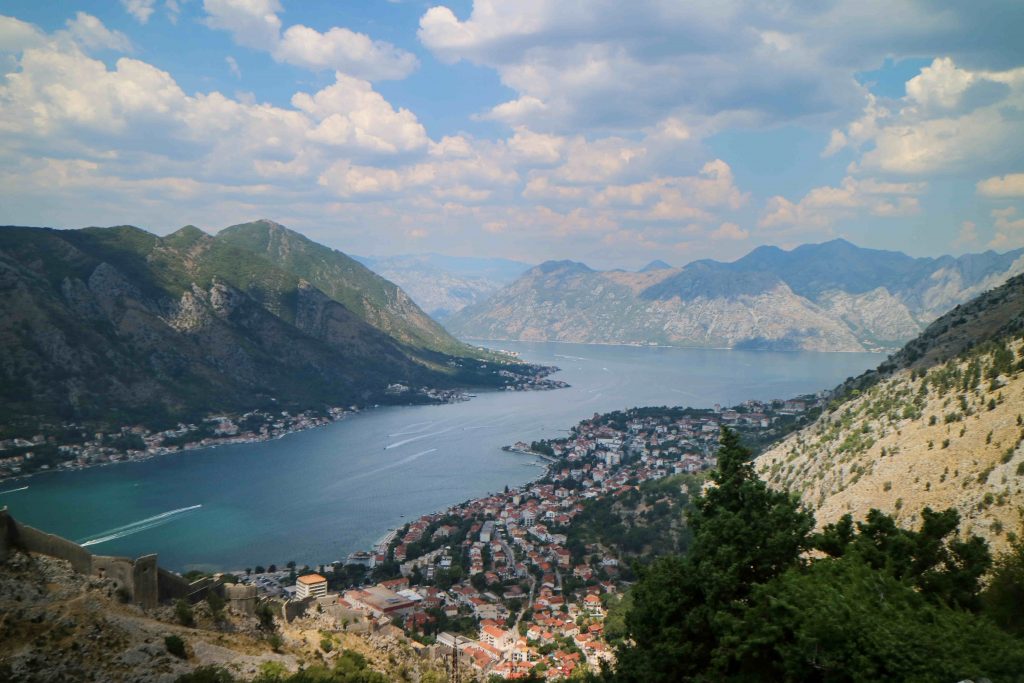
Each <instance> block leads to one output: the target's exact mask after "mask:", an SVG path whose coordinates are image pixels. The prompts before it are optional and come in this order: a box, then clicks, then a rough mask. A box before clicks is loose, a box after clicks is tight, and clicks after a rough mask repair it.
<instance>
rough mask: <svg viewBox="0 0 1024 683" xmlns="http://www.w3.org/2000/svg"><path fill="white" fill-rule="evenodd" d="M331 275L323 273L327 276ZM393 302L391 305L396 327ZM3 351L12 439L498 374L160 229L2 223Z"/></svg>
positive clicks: (242, 256) (362, 396)
mask: <svg viewBox="0 0 1024 683" xmlns="http://www.w3.org/2000/svg"><path fill="white" fill-rule="evenodd" d="M360 268H362V266H360ZM330 277H331V275H330V274H329V273H328V274H322V275H321V276H320V281H321V282H323V283H324V286H325V287H327V285H328V284H329V282H325V280H327V281H329V280H330ZM374 277H376V276H374ZM391 287H393V288H394V285H391ZM328 288H329V287H328ZM396 290H397V288H394V289H393V290H392V291H396ZM338 298H341V296H340V295H338ZM396 299H399V300H400V299H401V295H397V294H396ZM413 306H414V305H413ZM402 310H403V309H402V308H400V307H398V308H392V309H388V311H387V312H388V313H389V314H391V315H392V318H391V320H392V322H394V321H397V323H402V322H403V318H402V317H401V316H402ZM412 310H413V312H415V311H418V310H419V309H418V308H414V309H412ZM419 315H421V316H422V312H420V314H419ZM423 317H424V318H425V316H423ZM427 320H428V321H429V319H427ZM409 321H410V322H409V324H408V328H407V329H413V330H415V329H424V328H423V327H417V325H419V324H420V323H421V322H422V320H419V319H417V318H416V317H415V316H411V317H410V318H409ZM382 326H383V325H382ZM425 329H427V330H428V331H429V330H430V329H432V328H431V327H430V326H429V324H428V325H427V327H426V328H425ZM448 339H450V338H448ZM453 341H454V340H453ZM454 344H456V346H455V349H456V350H457V349H461V348H466V347H465V346H464V345H461V344H458V343H457V342H454ZM0 348H3V349H4V353H3V354H2V358H0V413H2V414H3V416H4V420H3V427H4V429H5V431H9V432H11V435H13V436H24V432H23V431H22V430H23V429H33V428H34V427H35V426H37V425H38V424H40V423H47V424H49V425H51V427H54V426H56V425H59V424H62V423H66V422H68V421H76V422H81V423H94V422H95V423H98V422H102V423H104V424H109V425H124V424H134V423H137V422H146V423H149V422H151V421H153V422H156V423H164V422H167V421H171V423H172V424H173V423H174V421H177V420H185V421H190V420H189V418H193V417H197V416H201V415H205V414H207V413H208V412H209V411H229V412H230V411H244V410H251V409H255V408H276V409H278V410H281V409H289V410H292V409H299V410H304V409H308V408H322V407H324V406H327V405H333V406H338V405H349V404H352V403H358V404H365V403H367V402H386V401H389V400H392V399H389V398H388V394H387V387H388V385H390V384H395V383H398V384H402V385H404V386H410V387H424V386H432V387H438V388H446V387H459V386H497V385H501V384H503V383H504V382H505V378H502V377H499V376H498V374H497V372H496V371H497V370H498V369H501V368H502V367H504V366H503V365H502V363H500V362H495V361H494V360H493V359H490V361H489V362H483V361H480V360H477V359H474V358H468V357H465V356H460V355H454V354H445V353H441V352H439V351H436V350H433V349H431V348H429V347H426V346H417V345H413V344H409V343H405V342H403V341H402V340H400V339H396V338H395V337H393V336H391V335H389V334H387V333H385V331H383V330H382V329H380V328H378V327H375V326H374V325H371V324H370V323H369V322H367V321H366V320H364V319H363V318H361V317H360V316H359V315H357V314H356V313H355V312H353V310H351V309H350V308H349V307H348V306H346V305H345V304H344V303H343V302H342V301H339V300H338V299H336V298H334V297H332V296H331V295H329V294H328V293H325V291H324V290H323V289H322V288H320V287H317V286H314V285H313V284H311V282H310V281H309V279H306V278H304V277H302V276H300V275H297V274H296V273H294V272H291V271H289V270H287V269H285V268H282V267H279V266H277V265H275V264H274V263H272V262H271V261H269V260H267V259H263V258H259V257H256V256H255V255H254V253H253V252H251V251H248V250H246V249H243V248H240V247H238V246H235V245H233V244H230V243H229V242H228V241H226V240H220V239H215V238H213V237H211V236H209V235H207V234H205V233H203V232H202V231H201V230H199V229H198V228H195V227H192V226H186V227H185V228H182V229H181V230H178V231H177V232H175V233H172V234H170V235H167V236H165V237H158V236H156V235H153V234H151V233H148V232H146V231H144V230H141V229H139V228H135V227H131V226H122V227H116V228H88V229H84V230H53V229H48V228H24V227H5V228H0ZM508 367H509V368H511V369H513V370H515V368H516V367H518V365H517V364H508ZM29 433H30V434H35V433H37V432H35V431H31V432H29Z"/></svg>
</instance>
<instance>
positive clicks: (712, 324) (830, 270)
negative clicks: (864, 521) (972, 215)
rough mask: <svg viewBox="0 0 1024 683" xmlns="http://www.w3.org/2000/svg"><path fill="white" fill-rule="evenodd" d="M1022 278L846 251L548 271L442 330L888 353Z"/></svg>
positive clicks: (1020, 255)
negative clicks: (679, 265) (953, 311)
mask: <svg viewBox="0 0 1024 683" xmlns="http://www.w3.org/2000/svg"><path fill="white" fill-rule="evenodd" d="M1022 271H1024V249H1019V250H1016V251H1012V252H1008V253H1005V254H998V253H996V252H992V251H988V252H985V253H981V254H968V255H965V256H960V257H957V258H954V257H952V256H942V257H939V258H912V257H910V256H907V255H906V254H903V253H899V252H892V251H881V250H877V249H865V248H861V247H858V246H855V245H853V244H851V243H849V242H847V241H845V240H833V241H831V242H826V243H824V244H808V245H803V246H800V247H797V248H795V249H793V250H791V251H785V250H783V249H779V248H778V247H759V248H757V249H755V250H753V251H752V252H750V253H749V254H747V255H746V256H744V257H743V258H741V259H739V260H737V261H733V262H730V263H723V262H720V261H712V260H702V261H695V262H693V263H690V264H689V265H687V266H685V267H682V268H671V267H667V264H664V263H662V262H658V261H655V262H653V263H652V264H650V265H648V266H647V267H645V268H644V269H643V270H641V271H640V272H636V273H634V272H626V271H621V270H612V271H596V270H592V269H591V268H589V267H587V266H586V265H584V264H582V263H577V262H573V261H549V262H546V263H543V264H541V265H539V266H537V267H535V268H532V269H531V270H529V271H528V272H526V273H525V274H524V275H523V276H522V277H521V278H519V279H518V280H516V281H515V282H513V283H512V284H510V285H508V286H507V287H505V288H504V289H502V290H501V291H499V292H497V293H495V294H493V295H492V296H491V297H490V298H488V299H487V300H485V301H483V302H482V303H478V304H475V305H471V306H467V307H466V308H464V309H463V310H461V311H460V312H459V313H457V314H455V315H453V316H452V317H451V318H450V319H448V320H447V321H446V326H447V328H448V329H449V330H450V331H451V332H452V333H454V334H455V335H456V336H459V337H461V338H464V339H494V340H505V339H520V340H555V341H568V342H590V343H625V344H664V345H675V346H709V347H735V348H765V349H806V350H818V351H863V350H879V349H893V348H898V347H899V346H900V345H901V344H902V343H903V342H905V341H907V340H908V339H911V338H913V337H914V336H915V335H917V334H918V333H919V332H921V330H923V329H924V327H925V326H926V325H927V324H928V323H930V322H931V321H932V320H934V319H935V318H936V317H937V316H939V315H941V314H943V313H945V312H946V311H947V310H949V309H950V308H952V307H953V306H956V305H957V304H960V303H962V302H965V301H967V300H969V299H970V298H972V297H973V296H976V295H977V294H979V293H981V292H983V291H985V290H987V289H990V288H992V287H995V286H998V285H1000V284H1002V283H1003V282H1004V281H1006V279H1007V278H1009V277H1011V276H1012V275H1015V274H1017V273H1020V272H1022Z"/></svg>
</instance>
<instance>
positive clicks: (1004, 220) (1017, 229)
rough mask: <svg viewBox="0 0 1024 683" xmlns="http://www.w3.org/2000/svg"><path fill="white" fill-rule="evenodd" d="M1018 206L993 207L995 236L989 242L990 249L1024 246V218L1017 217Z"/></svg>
mask: <svg viewBox="0 0 1024 683" xmlns="http://www.w3.org/2000/svg"><path fill="white" fill-rule="evenodd" d="M1016 216H1017V207H1015V206H1008V207H1006V208H1004V209H993V210H992V218H993V219H995V236H994V237H993V238H992V241H991V242H989V244H988V247H989V249H1013V248H1016V247H1020V246H1024V218H1017V217H1016Z"/></svg>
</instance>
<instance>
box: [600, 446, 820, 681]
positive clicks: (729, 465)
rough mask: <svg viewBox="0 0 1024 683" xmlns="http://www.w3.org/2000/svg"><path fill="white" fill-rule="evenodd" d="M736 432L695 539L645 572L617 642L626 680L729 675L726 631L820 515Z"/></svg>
mask: <svg viewBox="0 0 1024 683" xmlns="http://www.w3.org/2000/svg"><path fill="white" fill-rule="evenodd" d="M750 457H751V453H750V451H749V450H747V449H746V448H744V447H743V446H742V445H741V444H740V441H739V437H738V436H737V435H736V433H735V432H733V431H731V430H729V429H723V430H722V437H721V449H720V450H719V453H718V469H717V470H716V471H715V472H714V473H713V474H712V475H711V480H712V483H713V484H714V485H713V486H712V487H710V488H709V489H708V490H707V491H706V492H705V493H704V494H702V495H700V496H699V497H698V498H697V499H696V500H695V506H694V510H693V512H692V513H691V515H690V518H689V523H690V526H691V528H692V529H693V533H694V542H693V545H692V547H691V550H690V552H689V554H688V555H687V556H686V557H684V558H679V557H668V558H663V559H660V560H658V561H656V562H655V563H653V564H652V565H651V566H650V567H649V568H647V569H646V570H644V571H643V572H642V574H641V576H642V579H641V581H640V582H639V583H638V584H637V586H636V587H635V589H634V593H633V600H634V605H633V609H632V610H631V611H630V612H629V614H628V615H627V617H626V626H627V629H628V631H629V637H630V638H631V639H632V644H629V645H624V646H623V647H621V648H620V649H619V652H618V660H619V665H618V676H619V678H620V679H621V680H625V681H633V680H635V681H651V682H653V681H679V680H720V679H721V678H722V677H724V676H729V675H732V674H733V673H735V672H736V671H735V665H736V662H735V661H734V658H733V657H732V655H731V652H730V650H729V649H728V648H723V647H722V645H723V638H724V637H726V636H727V635H728V633H729V632H730V630H731V629H733V628H734V623H733V621H734V619H735V618H737V617H739V615H741V613H742V611H743V608H744V606H745V604H746V602H747V600H748V599H749V597H750V594H751V590H752V589H753V588H754V587H755V586H757V585H759V584H762V583H764V582H767V581H769V580H771V579H772V578H774V577H776V576H778V575H779V574H781V573H782V572H784V571H786V570H787V569H789V568H790V567H793V566H794V565H797V564H798V563H799V562H800V555H801V553H802V552H803V551H804V550H805V549H806V548H807V547H808V541H809V533H810V530H811V528H812V526H813V517H812V516H811V515H810V514H809V513H807V512H806V511H804V510H802V509H800V507H799V506H798V504H797V503H796V502H795V501H794V500H793V499H792V498H791V497H790V496H789V495H788V494H786V493H782V492H778V491H773V490H771V489H769V488H768V487H767V486H766V485H765V483H764V482H763V481H761V480H760V479H759V478H758V477H757V475H756V474H755V472H754V468H753V465H752V464H751V462H750Z"/></svg>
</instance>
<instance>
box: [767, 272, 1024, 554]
mask: <svg viewBox="0 0 1024 683" xmlns="http://www.w3.org/2000/svg"><path fill="white" fill-rule="evenodd" d="M1022 397H1024V276H1016V277H1014V278H1012V279H1010V280H1009V281H1007V282H1006V283H1005V284H1004V285H1002V286H1000V287H998V288H996V289H994V290H992V291H990V292H986V293H985V294H983V295H981V296H979V297H977V298H976V299H974V300H972V301H970V302H969V303H967V304H964V305H962V306H958V307H957V308H955V309H954V310H952V311H950V312H949V313H947V314H946V315H944V316H942V317H941V318H939V319H938V320H936V321H935V322H934V323H932V324H931V325H930V326H929V327H928V329H927V330H926V331H925V332H924V333H922V334H921V335H920V336H918V337H917V338H916V339H914V340H913V341H911V342H910V343H908V344H907V345H906V346H905V347H904V348H903V349H901V350H900V351H899V353H896V354H894V355H893V356H892V357H890V358H889V359H888V360H887V361H886V362H884V363H882V364H881V365H880V366H879V368H878V369H877V370H874V371H871V372H868V373H865V374H864V375H862V376H861V377H858V378H856V379H850V380H848V381H847V382H846V383H844V384H843V385H842V386H840V387H839V388H838V389H837V391H836V400H834V401H833V403H832V404H831V406H830V409H829V411H827V412H826V413H825V414H824V415H822V417H821V418H819V419H818V420H817V422H815V423H814V424H812V425H810V426H808V427H807V428H805V429H803V430H801V431H799V432H796V433H794V434H793V435H791V436H789V437H787V438H786V439H785V440H784V441H782V442H780V443H779V444H777V445H776V446H775V447H774V448H772V449H771V450H770V451H768V452H767V453H765V454H764V455H762V456H761V457H760V458H758V460H757V467H758V470H759V471H760V472H761V474H762V476H764V477H765V478H766V479H767V480H768V481H769V482H770V483H772V484H773V485H775V486H778V487H784V488H788V489H791V490H793V491H794V492H796V493H799V494H800V495H801V497H802V498H803V501H804V503H806V504H807V505H808V506H810V507H812V508H813V509H815V514H816V517H817V520H818V522H819V524H826V523H829V522H834V521H836V520H837V519H838V518H839V517H841V516H842V515H844V514H846V513H851V514H853V516H854V517H855V518H857V519H862V518H863V517H864V515H865V514H866V513H867V512H868V511H869V510H870V509H871V508H878V509H880V510H882V511H883V512H886V513H889V514H892V515H894V516H895V517H896V518H897V520H898V521H899V522H900V523H901V524H903V525H906V526H915V525H917V524H919V523H920V520H919V519H918V515H919V514H920V511H921V509H922V508H923V507H924V506H931V507H932V508H933V509H936V510H938V509H944V508H947V507H955V508H957V509H958V510H959V511H960V514H961V516H962V518H963V519H964V523H963V524H962V525H961V529H963V530H965V531H967V532H971V533H976V534H979V535H981V536H984V537H986V538H987V539H988V540H989V541H990V542H991V543H993V544H994V545H995V546H997V547H999V546H1002V545H1003V544H1005V542H1006V533H1008V532H1013V531H1016V530H1017V528H1018V525H1019V522H1020V517H1019V506H1020V505H1021V504H1022V503H1024V449H1022V448H1021V446H1022V443H1024V441H1022V432H1021V427H1020V423H1019V420H1020V414H1021V413H1022V412H1024V398H1022Z"/></svg>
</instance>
